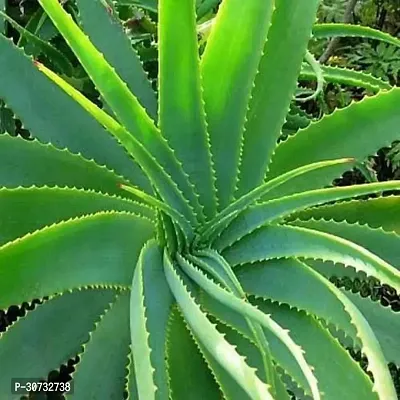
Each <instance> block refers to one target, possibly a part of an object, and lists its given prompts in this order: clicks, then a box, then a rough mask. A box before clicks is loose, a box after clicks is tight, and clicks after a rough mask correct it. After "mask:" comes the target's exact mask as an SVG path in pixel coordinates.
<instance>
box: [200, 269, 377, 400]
mask: <svg viewBox="0 0 400 400" xmlns="http://www.w3.org/2000/svg"><path fill="white" fill-rule="evenodd" d="M249 268H252V267H249ZM256 268H258V267H256ZM264 268H268V266H264ZM251 275H252V274H251V273H250V276H251ZM253 276H257V274H254V275H253ZM261 285H262V282H261ZM268 286H269V285H268ZM265 293H268V291H267V290H265ZM314 300H315V299H314ZM252 302H253V304H254V305H255V306H256V307H257V308H259V309H260V310H261V311H262V312H264V313H265V314H270V315H271V317H272V318H273V319H274V320H276V321H278V322H279V324H280V325H281V326H282V327H284V328H285V329H287V330H289V331H290V332H291V336H293V338H294V340H296V343H299V345H301V347H302V348H303V349H304V351H305V358H306V360H307V361H308V362H309V363H310V364H311V365H312V366H313V368H314V374H315V376H316V378H317V379H318V386H319V388H320V391H321V393H323V397H324V398H326V399H332V400H333V399H339V398H340V399H347V400H354V399H356V398H362V399H376V398H377V397H376V395H374V394H373V393H372V382H371V380H370V379H369V378H368V376H367V375H366V374H365V373H364V371H362V369H361V368H360V366H359V365H358V364H357V363H356V362H355V361H354V360H353V359H352V358H351V357H350V355H349V353H348V352H346V350H345V349H344V348H342V347H341V346H340V344H339V343H338V342H337V341H336V340H335V339H334V338H333V337H332V336H331V335H330V334H329V332H328V331H327V330H326V329H325V328H324V327H323V326H322V324H321V323H320V322H318V321H317V320H316V318H314V317H313V316H312V315H310V314H307V313H305V312H303V311H300V310H297V309H296V308H293V307H292V306H288V305H286V304H278V303H271V302H269V301H268V302H267V301H266V300H263V299H260V298H258V299H256V300H255V301H252ZM202 305H203V306H204V308H205V309H206V310H207V311H208V312H210V313H211V314H212V315H215V316H216V317H217V318H218V319H219V320H221V321H222V322H223V323H226V324H228V326H232V327H233V328H234V329H235V330H237V331H238V332H240V334H242V335H244V336H245V337H246V338H248V339H251V332H250V331H249V330H248V328H247V327H246V324H245V323H244V321H243V317H241V315H240V314H238V313H233V312H232V311H230V310H228V309H227V308H226V307H225V306H223V305H222V304H220V303H218V302H216V301H215V300H213V299H212V298H210V296H202ZM343 312H344V311H343ZM265 334H266V335H267V339H268V343H270V346H271V352H272V355H273V357H274V359H275V361H276V363H277V364H278V365H279V367H280V368H282V369H283V370H284V371H285V373H286V374H290V377H291V379H293V380H294V381H295V383H296V384H297V385H298V386H299V387H301V389H302V390H303V391H304V392H305V393H306V394H307V395H310V394H311V393H310V389H309V385H308V383H307V380H306V379H305V378H304V376H303V374H302V372H301V369H300V368H299V366H298V365H297V363H296V360H294V359H293V357H292V356H291V355H290V353H289V352H288V351H287V349H286V348H285V346H283V345H282V343H281V342H280V341H279V339H278V338H277V337H275V336H274V335H272V334H271V333H270V332H268V331H265ZM227 338H228V339H229V331H228V336H227ZM242 342H243V341H242ZM235 344H236V343H235ZM238 350H240V345H239V347H238ZM253 358H254V356H253ZM249 361H250V360H249ZM338 382H340V383H341V384H340V385H338Z"/></svg>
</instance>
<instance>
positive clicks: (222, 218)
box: [200, 158, 353, 240]
mask: <svg viewBox="0 0 400 400" xmlns="http://www.w3.org/2000/svg"><path fill="white" fill-rule="evenodd" d="M351 162H353V159H351V158H344V159H339V160H329V161H322V162H320V163H314V164H308V165H305V166H303V167H300V168H296V169H294V170H292V171H288V172H286V173H285V174H282V175H280V176H278V177H276V178H275V179H271V180H269V181H267V182H265V183H264V184H262V185H260V186H258V187H257V188H255V189H253V190H252V191H251V192H249V193H247V194H245V195H243V196H242V197H240V198H239V199H238V200H236V201H234V202H232V203H231V204H230V205H229V206H228V207H226V208H225V209H224V210H223V211H221V212H220V213H219V214H218V215H217V216H216V217H215V218H214V219H212V220H211V221H210V222H209V223H207V224H205V225H204V226H203V227H202V229H201V231H200V234H201V235H202V238H201V239H202V240H205V239H207V240H210V239H211V238H212V237H213V236H216V234H217V233H219V231H220V230H221V228H223V227H224V225H227V224H228V223H229V222H230V221H231V220H232V219H233V218H234V217H235V216H236V215H238V214H239V213H240V212H242V211H244V210H245V209H246V208H247V207H249V206H251V205H252V204H253V203H255V202H256V201H257V200H258V199H260V198H261V197H262V196H264V195H265V194H266V193H268V192H269V191H271V190H273V189H274V188H275V187H277V186H281V185H283V184H285V183H286V182H288V181H291V180H293V179H295V178H296V177H298V176H301V175H304V174H307V173H308V172H310V171H313V170H317V169H323V168H327V167H330V166H332V165H336V164H349V163H351Z"/></svg>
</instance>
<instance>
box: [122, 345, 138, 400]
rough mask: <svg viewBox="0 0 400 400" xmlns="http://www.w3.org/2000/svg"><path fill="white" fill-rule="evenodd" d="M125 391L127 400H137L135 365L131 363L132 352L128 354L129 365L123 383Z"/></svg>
mask: <svg viewBox="0 0 400 400" xmlns="http://www.w3.org/2000/svg"><path fill="white" fill-rule="evenodd" d="M125 391H126V392H127V394H128V396H127V400H139V394H138V391H137V384H136V373H135V365H134V363H133V357H132V351H131V352H130V353H129V365H128V368H127V375H126V381H125Z"/></svg>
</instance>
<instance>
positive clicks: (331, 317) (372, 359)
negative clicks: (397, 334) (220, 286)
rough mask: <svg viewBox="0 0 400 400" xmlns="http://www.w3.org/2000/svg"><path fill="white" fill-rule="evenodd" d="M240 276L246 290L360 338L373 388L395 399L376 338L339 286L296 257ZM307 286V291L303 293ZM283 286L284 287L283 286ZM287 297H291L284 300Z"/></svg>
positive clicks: (380, 394) (250, 270) (250, 267)
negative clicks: (294, 308) (315, 317)
mask: <svg viewBox="0 0 400 400" xmlns="http://www.w3.org/2000/svg"><path fill="white" fill-rule="evenodd" d="M274 277H276V279H274ZM239 278H240V282H241V283H242V285H243V287H244V289H245V290H246V292H248V293H249V294H254V295H257V296H259V297H263V298H268V299H271V300H275V301H280V302H284V303H287V304H289V305H291V306H295V307H297V308H300V309H304V310H305V311H307V312H312V313H314V314H316V315H317V316H319V317H323V318H325V319H326V320H327V321H330V322H332V323H334V324H335V326H337V327H339V328H340V329H343V330H344V331H345V332H346V333H348V334H349V335H350V336H351V337H352V338H353V340H354V339H357V340H358V339H359V340H360V341H361V343H362V351H363V352H364V353H365V354H366V355H367V357H368V360H369V367H368V369H369V371H371V372H372V374H373V376H374V378H375V383H374V390H375V391H376V392H377V393H378V394H379V398H380V399H393V400H395V399H396V397H397V396H396V391H395V389H394V386H393V382H392V379H391V376H390V373H389V370H388V368H387V364H386V360H385V358H384V356H383V354H382V349H381V346H380V344H379V342H378V341H377V339H376V337H375V335H374V333H373V331H372V329H371V327H370V325H369V324H368V322H367V320H366V319H365V318H364V316H363V314H361V312H360V311H359V310H358V308H357V307H356V306H355V305H354V304H353V303H352V302H351V301H350V300H349V298H348V297H347V296H346V295H345V294H343V293H342V292H341V291H340V289H337V288H336V287H335V286H334V285H333V284H332V283H330V282H329V281H328V280H326V279H325V278H324V277H322V276H321V275H319V274H318V273H316V272H315V271H313V270H312V269H311V268H310V267H308V266H307V265H306V264H304V263H301V262H299V261H296V260H273V262H271V263H268V265H265V264H259V265H258V266H256V265H252V266H247V267H246V268H243V269H242V270H241V272H240V273H239ZM272 287H274V288H272ZM307 287H308V293H309V295H308V296H304V295H303V293H304V290H305V289H306V288H307ZM284 288H286V289H287V290H282V289H284ZM316 293H318V295H316ZM288 298H290V301H286V300H287V299H288ZM285 299H286V300H285ZM316 299H319V300H316Z"/></svg>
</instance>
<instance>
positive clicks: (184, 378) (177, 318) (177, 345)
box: [167, 307, 221, 400]
mask: <svg viewBox="0 0 400 400" xmlns="http://www.w3.org/2000/svg"><path fill="white" fill-rule="evenodd" d="M167 348H168V352H167V362H168V376H169V377H170V380H171V382H170V388H171V396H170V398H171V397H172V398H173V399H176V400H187V398H188V394H189V393H190V398H191V400H204V399H210V400H213V399H219V398H221V393H220V391H219V388H218V384H217V383H216V382H215V380H214V378H213V376H212V374H211V372H210V371H209V369H208V367H207V364H206V362H205V360H204V358H203V356H202V354H201V352H200V350H199V348H198V346H197V345H196V342H195V341H194V339H193V337H191V334H190V331H189V329H188V327H187V325H186V324H185V321H184V319H183V317H182V316H181V315H180V313H179V312H178V308H177V307H175V308H174V309H173V311H172V313H171V317H170V320H169V323H168V342H167Z"/></svg>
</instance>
